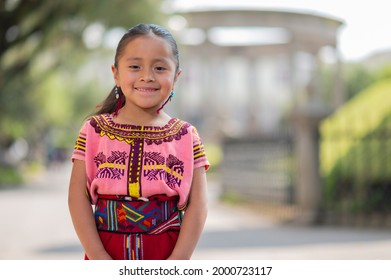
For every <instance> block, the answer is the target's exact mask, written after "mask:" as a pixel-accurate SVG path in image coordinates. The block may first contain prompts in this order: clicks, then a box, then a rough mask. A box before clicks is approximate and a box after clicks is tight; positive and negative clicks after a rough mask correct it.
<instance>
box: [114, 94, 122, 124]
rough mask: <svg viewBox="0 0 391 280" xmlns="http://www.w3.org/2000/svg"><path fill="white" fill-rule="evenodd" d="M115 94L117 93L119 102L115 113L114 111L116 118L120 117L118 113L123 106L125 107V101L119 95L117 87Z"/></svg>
mask: <svg viewBox="0 0 391 280" xmlns="http://www.w3.org/2000/svg"><path fill="white" fill-rule="evenodd" d="M114 92H115V99H117V100H118V102H117V108H116V109H115V111H114V117H116V116H118V111H119V109H121V108H122V106H123V100H122V98H121V96H120V95H119V92H118V87H115V90H114Z"/></svg>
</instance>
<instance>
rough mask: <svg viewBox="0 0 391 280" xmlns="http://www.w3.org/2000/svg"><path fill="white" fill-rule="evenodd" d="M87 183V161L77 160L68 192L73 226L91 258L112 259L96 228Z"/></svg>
mask: <svg viewBox="0 0 391 280" xmlns="http://www.w3.org/2000/svg"><path fill="white" fill-rule="evenodd" d="M86 184H87V175H86V168H85V162H84V161H82V160H75V161H74V163H73V167H72V174H71V179H70V183H69V193H68V206H69V211H70V214H71V218H72V222H73V226H74V227H75V231H76V234H77V236H78V237H79V240H80V242H81V244H82V246H83V247H84V250H85V251H86V254H87V256H88V258H89V259H106V260H107V259H111V257H110V255H109V254H108V253H107V252H106V250H105V249H104V247H103V244H102V241H101V240H100V237H99V234H98V230H97V229H96V225H95V219H94V215H93V211H92V207H91V204H90V202H89V200H88V198H87V196H86V194H85V189H86Z"/></svg>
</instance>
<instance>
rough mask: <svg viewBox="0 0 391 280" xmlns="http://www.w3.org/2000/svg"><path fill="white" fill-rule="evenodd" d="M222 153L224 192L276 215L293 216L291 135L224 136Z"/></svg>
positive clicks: (283, 217)
mask: <svg viewBox="0 0 391 280" xmlns="http://www.w3.org/2000/svg"><path fill="white" fill-rule="evenodd" d="M223 152H224V161H223V163H222V166H221V183H222V191H223V194H224V195H226V196H231V197H232V196H234V197H240V198H244V199H245V200H246V201H248V202H250V203H252V205H254V206H255V207H258V208H259V210H260V211H264V212H266V211H267V212H268V214H270V215H274V216H276V215H277V216H279V217H278V218H282V219H289V218H291V217H292V215H295V204H294V181H295V178H294V176H295V159H294V153H293V140H292V137H289V136H276V137H267V138H265V137H256V138H246V139H243V138H241V139H226V140H225V141H224V143H223Z"/></svg>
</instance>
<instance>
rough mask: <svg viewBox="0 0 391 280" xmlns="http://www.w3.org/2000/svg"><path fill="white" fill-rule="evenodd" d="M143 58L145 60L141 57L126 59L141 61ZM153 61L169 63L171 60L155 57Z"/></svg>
mask: <svg viewBox="0 0 391 280" xmlns="http://www.w3.org/2000/svg"><path fill="white" fill-rule="evenodd" d="M141 60H143V58H141V57H128V58H127V59H126V61H141ZM152 61H153V62H165V63H168V61H169V60H168V59H166V58H155V59H153V60H152Z"/></svg>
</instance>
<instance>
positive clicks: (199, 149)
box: [192, 127, 210, 170]
mask: <svg viewBox="0 0 391 280" xmlns="http://www.w3.org/2000/svg"><path fill="white" fill-rule="evenodd" d="M192 134H193V135H192V136H193V155H194V168H199V167H202V166H204V167H205V170H208V169H209V166H210V163H209V161H208V158H207V157H206V153H205V148H204V145H203V143H202V140H201V137H200V136H199V134H198V132H197V129H196V128H195V127H192Z"/></svg>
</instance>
